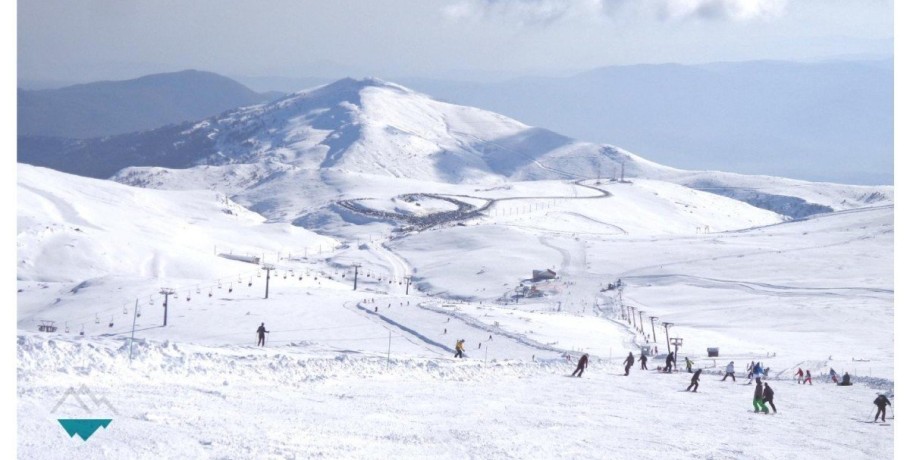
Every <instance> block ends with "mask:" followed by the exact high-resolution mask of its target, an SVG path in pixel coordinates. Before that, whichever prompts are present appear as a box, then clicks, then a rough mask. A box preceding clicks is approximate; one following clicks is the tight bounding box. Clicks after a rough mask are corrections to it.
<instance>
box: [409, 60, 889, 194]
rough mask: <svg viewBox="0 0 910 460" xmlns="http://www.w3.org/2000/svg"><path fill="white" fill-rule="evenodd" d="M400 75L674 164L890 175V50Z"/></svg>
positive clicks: (820, 175)
mask: <svg viewBox="0 0 910 460" xmlns="http://www.w3.org/2000/svg"><path fill="white" fill-rule="evenodd" d="M399 81H400V82H401V83H402V84H404V85H407V86H408V87H410V88H414V89H415V90H417V91H421V92H424V93H427V94H431V95H433V97H434V98H437V99H440V100H445V101H448V102H452V103H454V104H463V105H469V106H473V107H480V108H483V109H486V110H491V111H494V112H497V113H501V114H503V115H506V116H509V117H512V118H516V119H519V120H521V121H523V122H525V123H528V124H530V125H534V126H546V127H547V128H549V129H552V130H554V131H557V132H559V133H562V134H565V135H567V136H571V137H573V138H576V139H584V140H587V141H590V142H609V143H611V144H614V145H621V146H623V148H626V149H628V150H631V151H633V152H636V153H638V154H640V155H642V156H645V157H647V158H648V159H651V160H653V161H657V162H659V163H662V164H666V165H671V166H674V167H677V168H685V169H719V170H723V171H735V172H739V173H744V174H769V175H775V176H785V177H794V178H800V179H805V180H816V181H829V182H844V183H853V184H892V183H893V181H894V179H893V174H894V172H893V171H894V169H893V158H894V141H893V139H894V117H893V109H894V67H893V61H892V60H890V59H882V60H836V61H835V60H832V61H824V62H784V61H748V62H727V63H714V64H703V65H680V64H658V65H632V66H610V67H604V68H600V69H596V70H592V71H589V72H585V73H581V74H578V75H575V76H571V77H564V78H556V77H553V78H545V77H527V78H516V79H511V80H506V81H502V82H495V83H476V82H461V81H451V80H430V79H413V78H410V79H409V78H405V79H400V80H399ZM860 152H861V155H860V156H861V157H862V160H861V161H860V160H859V156H858V154H859V153H860Z"/></svg>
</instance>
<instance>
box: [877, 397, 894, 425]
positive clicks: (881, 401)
mask: <svg viewBox="0 0 910 460" xmlns="http://www.w3.org/2000/svg"><path fill="white" fill-rule="evenodd" d="M872 404H875V405H876V406H878V412H876V413H875V420H874V421H876V422H877V421H878V415H879V414H881V415H882V423H884V422H885V405H888V406H890V405H891V401H888V398H887V397H885V395H884V394H882V393H879V394H878V397H877V398H875V401H872Z"/></svg>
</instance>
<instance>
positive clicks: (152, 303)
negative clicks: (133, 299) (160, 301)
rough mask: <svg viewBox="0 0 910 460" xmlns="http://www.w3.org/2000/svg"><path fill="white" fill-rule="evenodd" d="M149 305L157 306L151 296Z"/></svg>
mask: <svg viewBox="0 0 910 460" xmlns="http://www.w3.org/2000/svg"><path fill="white" fill-rule="evenodd" d="M149 305H155V299H152V296H149Z"/></svg>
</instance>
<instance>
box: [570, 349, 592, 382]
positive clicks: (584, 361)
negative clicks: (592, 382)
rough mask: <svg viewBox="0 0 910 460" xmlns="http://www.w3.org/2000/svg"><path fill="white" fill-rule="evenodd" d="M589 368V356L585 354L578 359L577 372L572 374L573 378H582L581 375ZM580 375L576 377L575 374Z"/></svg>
mask: <svg viewBox="0 0 910 460" xmlns="http://www.w3.org/2000/svg"><path fill="white" fill-rule="evenodd" d="M587 368H588V354H587V353H585V354H583V355H581V358H578V366H577V367H575V372H572V377H581V374H583V373H584V372H585V369H587ZM576 372H577V373H578V375H575V373H576Z"/></svg>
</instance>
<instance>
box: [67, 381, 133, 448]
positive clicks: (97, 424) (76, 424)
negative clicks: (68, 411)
mask: <svg viewBox="0 0 910 460" xmlns="http://www.w3.org/2000/svg"><path fill="white" fill-rule="evenodd" d="M84 397H88V399H89V400H90V401H91V402H92V404H93V405H94V406H95V411H97V410H98V409H101V410H102V411H103V412H107V413H111V412H113V413H114V414H117V409H114V406H112V405H111V403H110V402H109V401H108V400H107V399H106V398H104V397H97V396H95V395H94V393H92V391H91V390H89V389H88V387H86V386H85V385H82V386H80V387H79V389H78V390H77V389H75V388H73V387H70V388H68V389H67V390H66V392H64V394H63V397H62V398H60V400H59V401H57V405H56V406H54V408H53V409H52V410H51V413H54V412H57V409H60V406H62V405H63V403H65V402H66V401H67V400H69V399H73V400H75V402H76V404H77V405H78V406H79V407H81V408H82V410H84V411H85V412H86V413H88V414H91V413H92V412H93V411H92V409H90V408H89V406H88V405H87V404H85V401H83V398H84ZM105 408H106V410H105ZM105 415H107V414H105ZM118 415H119V414H118ZM112 420H113V419H109V418H60V419H57V421H58V422H60V426H62V427H63V429H64V430H66V433H67V434H68V435H70V437H71V438H72V437H75V436H76V435H79V437H80V438H82V440H83V441H88V438H90V437H91V436H92V435H93V434H95V432H96V431H98V428H102V427H103V428H107V427H108V425H110V424H111V421H112Z"/></svg>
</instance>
